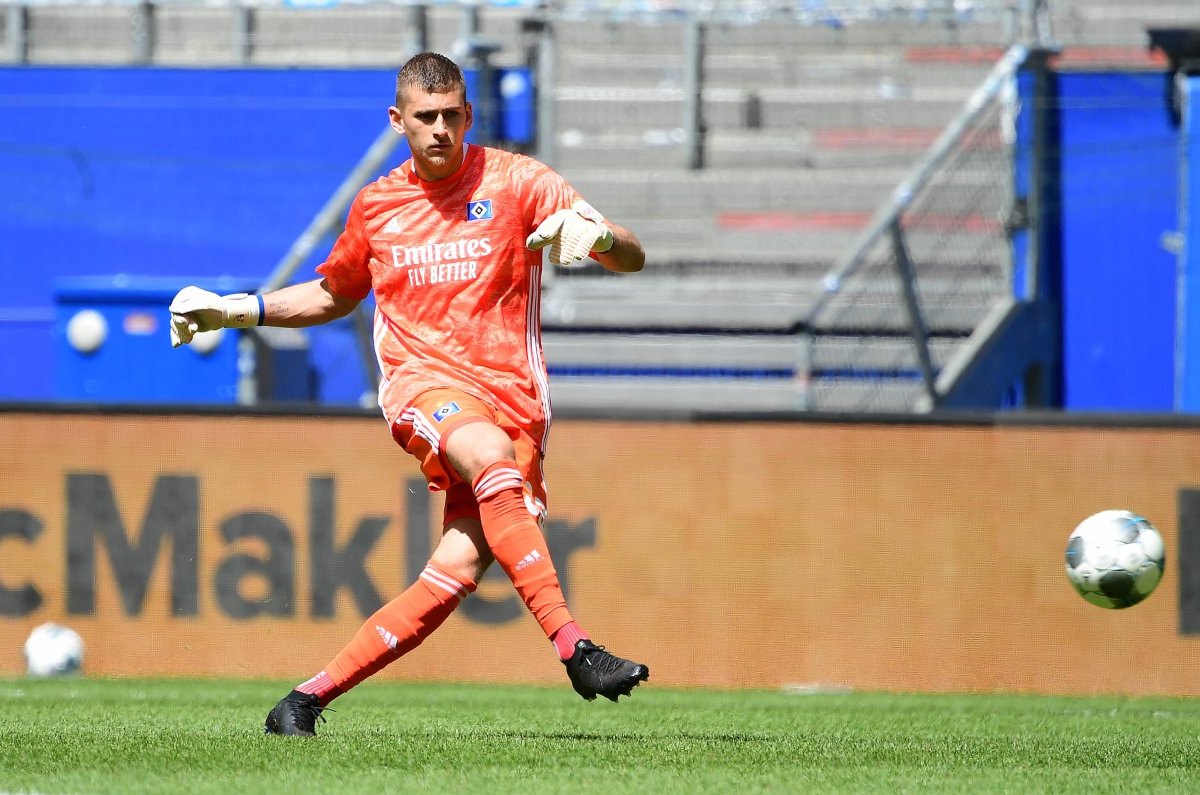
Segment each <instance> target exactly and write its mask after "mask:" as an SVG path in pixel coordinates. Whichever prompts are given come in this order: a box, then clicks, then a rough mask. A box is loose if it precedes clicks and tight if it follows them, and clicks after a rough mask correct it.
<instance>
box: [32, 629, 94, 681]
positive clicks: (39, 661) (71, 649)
mask: <svg viewBox="0 0 1200 795" xmlns="http://www.w3.org/2000/svg"><path fill="white" fill-rule="evenodd" d="M81 668H83V638H81V637H79V633H78V632H76V631H75V630H73V629H71V628H70V627H64V626H62V625H61V624H42V625H41V626H39V627H36V628H35V629H34V630H33V632H30V633H29V639H28V640H26V641H25V671H26V672H27V673H28V674H29V675H30V676H65V675H66V674H72V673H76V672H78V671H79V670H80V669H81Z"/></svg>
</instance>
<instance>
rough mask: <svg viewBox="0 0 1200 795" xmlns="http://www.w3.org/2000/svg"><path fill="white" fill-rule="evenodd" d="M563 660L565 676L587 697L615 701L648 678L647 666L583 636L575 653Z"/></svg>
mask: <svg viewBox="0 0 1200 795" xmlns="http://www.w3.org/2000/svg"><path fill="white" fill-rule="evenodd" d="M563 664H564V665H566V666H567V676H569V677H570V678H571V684H572V685H574V686H575V692H576V693H578V694H579V695H581V696H583V697H584V698H586V699H587V700H588V701H592V700H594V699H595V698H596V696H604V697H605V698H607V699H608V700H609V701H616V700H617V698H618V697H619V696H627V695H629V694H630V693H631V692H632V691H633V689H634V688H635V687H637V686H638V684H639V683H641V682H645V681H646V680H647V679H649V678H650V669H649V668H647V667H646V666H644V665H642V664H641V663H635V662H632V661H630V660H623V659H621V658H620V657H618V656H616V655H615V654H609V653H608V652H607V651H605V650H604V647H603V646H597V645H596V644H594V643H592V642H591V641H590V640H587V639H586V638H585V639H583V640H580V641H578V642H577V643H576V644H575V653H574V654H572V655H571V659H569V660H563Z"/></svg>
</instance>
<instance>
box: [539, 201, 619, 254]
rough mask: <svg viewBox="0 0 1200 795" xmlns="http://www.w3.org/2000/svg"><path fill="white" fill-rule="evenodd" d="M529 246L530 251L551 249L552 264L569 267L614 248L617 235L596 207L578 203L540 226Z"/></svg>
mask: <svg viewBox="0 0 1200 795" xmlns="http://www.w3.org/2000/svg"><path fill="white" fill-rule="evenodd" d="M525 246H526V248H528V249H529V250H530V251H538V250H539V249H542V248H545V247H546V246H550V262H552V263H553V264H555V265H560V266H566V267H569V266H572V265H576V264H578V263H579V262H581V261H582V260H583V259H584V258H585V257H587V255H588V254H590V253H591V252H593V251H594V252H596V253H597V254H603V253H604V252H605V251H608V250H609V249H610V248H612V247H613V233H612V230H611V229H609V228H608V224H606V223H604V216H602V215H600V213H598V212H596V210H595V209H594V208H593V207H592V205H590V204H588V203H587V202H585V201H577V202H575V203H574V204H573V205H571V209H569V210H559V211H558V212H556V213H554V214H553V215H551V216H550V217H549V218H547V219H546V220H544V221H542V222H541V223H540V224H538V228H537V229H535V230H533V234H531V235H530V236H529V238H528V239H527V240H526V241H525Z"/></svg>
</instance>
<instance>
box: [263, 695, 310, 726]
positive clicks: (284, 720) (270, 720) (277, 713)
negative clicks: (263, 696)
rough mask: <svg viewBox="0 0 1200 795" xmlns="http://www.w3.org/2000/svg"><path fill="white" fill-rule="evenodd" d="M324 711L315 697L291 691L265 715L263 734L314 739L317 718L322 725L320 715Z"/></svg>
mask: <svg viewBox="0 0 1200 795" xmlns="http://www.w3.org/2000/svg"><path fill="white" fill-rule="evenodd" d="M324 711H325V708H324V707H322V706H321V705H320V703H319V702H318V701H317V697H316V696H314V695H313V694H311V693H301V692H300V691H298V690H293V691H292V692H290V693H288V694H287V695H286V696H284V697H283V698H282V699H280V700H279V703H278V704H276V705H275V708H274V709H272V710H271V711H270V712H268V713H267V722H266V724H265V725H264V726H263V733H264V734H282V735H285V736H288V737H316V736H317V718H320V719H321V722H322V723H324V722H325V716H324V715H322V714H321V713H322V712H324Z"/></svg>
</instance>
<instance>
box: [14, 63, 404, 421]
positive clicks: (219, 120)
mask: <svg viewBox="0 0 1200 795" xmlns="http://www.w3.org/2000/svg"><path fill="white" fill-rule="evenodd" d="M394 92H395V72H394V71H393V70H390V69H376V70H308V69H306V70H296V69H287V70H262V69H254V70H247V69H230V70H215V71H214V70H189V69H157V68H153V69H148V68H113V69H104V68H29V67H20V68H9V69H0V119H3V124H0V241H3V243H2V244H0V245H2V248H0V251H2V252H3V255H2V256H3V260H2V261H3V267H4V271H5V272H6V275H8V276H9V278H6V279H5V283H6V285H7V288H8V289H6V291H5V292H4V293H3V295H2V296H0V373H3V374H4V375H3V376H0V399H17V400H43V399H51V398H53V397H54V396H55V387H54V384H55V377H54V360H55V356H54V349H55V339H54V337H55V334H60V333H61V330H60V329H58V327H57V326H56V324H55V322H54V300H55V298H54V291H55V283H56V281H57V280H59V279H62V278H63V277H77V276H97V275H111V274H129V275H131V276H175V277H178V279H179V282H180V286H182V285H183V284H184V283H186V282H188V281H191V280H196V279H204V278H209V277H215V276H220V275H235V276H237V277H253V278H255V279H256V281H260V280H261V279H263V278H265V277H266V275H267V274H268V273H270V272H271V270H272V269H273V268H274V266H275V265H276V263H278V262H279V260H280V259H281V257H282V256H283V254H284V252H286V251H287V248H288V246H289V245H290V244H291V242H292V240H294V239H295V237H296V236H297V235H298V234H299V233H300V232H301V231H302V230H303V229H304V228H305V227H306V226H307V224H308V223H309V221H310V220H311V219H312V217H313V216H314V215H315V213H316V212H317V210H318V209H319V208H320V207H321V205H322V204H323V203H324V202H325V201H326V199H327V198H328V197H329V196H330V194H331V193H332V192H333V191H334V190H335V188H336V187H337V186H338V185H339V183H340V182H341V180H342V179H343V178H344V176H345V174H346V173H347V172H348V171H349V170H350V169H351V168H352V167H353V165H354V164H355V163H356V162H357V161H358V159H359V158H360V157H361V155H362V154H363V152H365V151H366V149H367V148H368V146H369V145H370V144H371V142H372V141H373V140H374V139H375V138H376V136H378V134H379V133H380V131H381V130H383V128H384V125H385V124H386V123H387V117H386V110H387V106H388V105H389V104H391V101H392V97H393V96H394ZM404 157H407V152H406V150H404V149H403V147H401V148H400V149H399V150H398V151H397V153H396V159H395V163H392V164H389V166H388V168H391V167H392V166H394V165H395V164H397V163H399V162H400V161H401V160H402V159H403V158H404ZM384 170H387V169H384ZM329 242H330V243H332V241H329ZM327 251H328V246H325V247H324V248H323V249H322V250H321V251H320V252H319V253H320V255H321V256H323V255H324V254H325V253H326V252H327ZM319 259H320V256H318V257H315V258H314V261H313V262H311V263H309V264H308V265H306V266H305V268H303V269H302V270H301V271H300V272H299V273H298V278H307V277H308V276H309V275H311V273H312V267H315V265H316V264H317V263H318V262H319ZM12 276H16V278H12ZM164 309H165V308H164ZM344 332H345V330H344V329H341V330H339V329H337V328H330V329H328V334H329V335H331V336H330V337H329V338H328V339H325V340H320V341H318V340H314V348H324V347H329V345H330V344H331V343H332V344H333V345H334V347H335V348H338V349H339V350H342V349H346V342H345V341H342V342H336V339H337V337H338V336H339V335H340V336H342V337H348V335H347V334H345V333H344ZM162 333H163V334H165V326H164V328H163V332H162ZM164 339H165V337H164ZM165 353H166V351H165V350H164V354H165ZM147 366H153V363H151V362H147ZM318 366H319V369H321V370H322V371H323V373H322V374H323V376H324V377H323V378H322V393H323V395H325V396H327V397H330V398H332V399H338V400H354V399H356V398H357V397H358V395H359V394H361V393H362V391H363V385H364V381H363V377H362V374H361V372H360V369H361V368H359V367H358V359H357V358H356V357H355V356H354V355H353V354H350V355H340V354H336V353H335V355H333V356H328V357H325V359H324V360H323V361H322V362H320V363H318ZM16 374H19V376H18V377H14V376H15V375H16Z"/></svg>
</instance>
